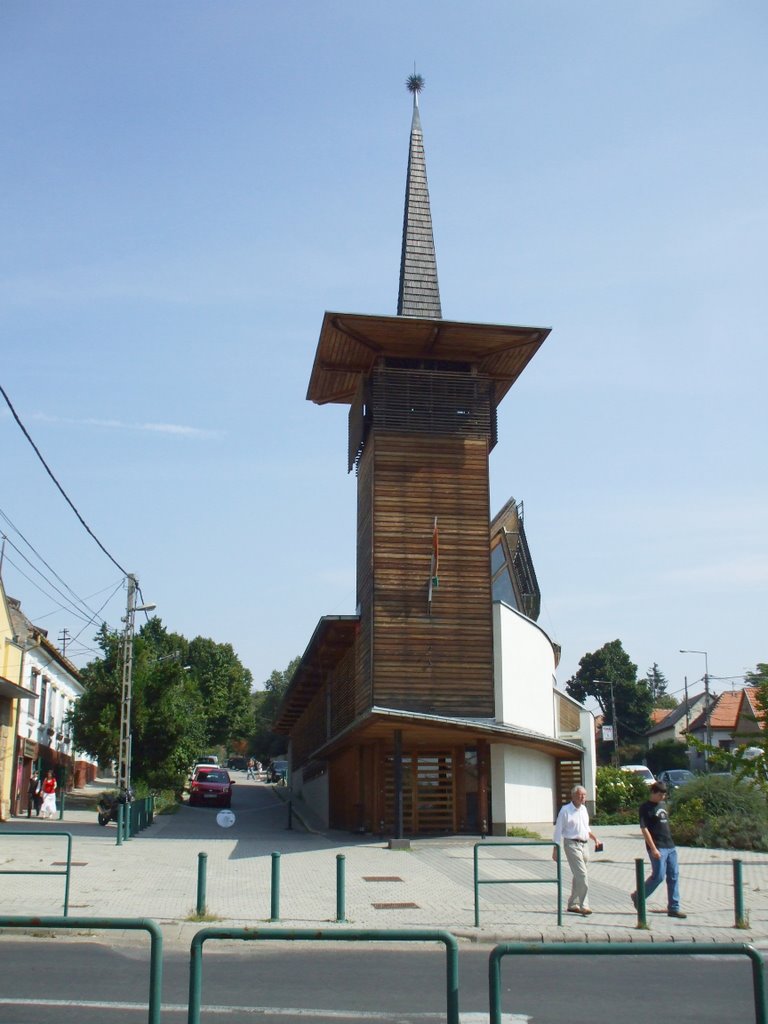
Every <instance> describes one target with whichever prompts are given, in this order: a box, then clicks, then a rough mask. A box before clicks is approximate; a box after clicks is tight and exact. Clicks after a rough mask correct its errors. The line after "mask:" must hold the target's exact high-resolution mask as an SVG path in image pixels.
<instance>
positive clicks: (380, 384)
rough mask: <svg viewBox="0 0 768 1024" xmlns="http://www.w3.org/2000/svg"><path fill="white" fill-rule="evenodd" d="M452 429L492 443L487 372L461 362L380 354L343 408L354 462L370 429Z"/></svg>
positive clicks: (435, 431) (415, 431)
mask: <svg viewBox="0 0 768 1024" xmlns="http://www.w3.org/2000/svg"><path fill="white" fill-rule="evenodd" d="M372 428H374V429H375V430H377V431H382V432H384V431H396V432H398V433H405V434H422V435H424V434H431V435H445V436H450V435H454V436H457V437H461V436H463V437H475V438H480V437H482V438H486V439H488V442H489V443H488V450H489V451H490V450H491V449H492V448H493V447H494V445H495V444H496V402H495V389H494V382H493V381H492V380H491V378H490V377H488V376H485V375H484V374H480V373H473V372H471V370H470V368H469V367H468V366H465V364H458V363H457V364H453V365H451V364H442V365H440V364H439V363H437V361H432V362H431V363H430V361H427V360H421V361H416V360H414V361H413V362H412V363H410V364H409V363H408V361H407V360H402V359H401V360H396V361H395V360H384V361H383V362H382V363H381V364H380V365H379V366H378V367H376V369H375V370H374V371H373V373H372V374H371V376H370V378H369V379H368V380H367V381H365V382H364V383H363V384H361V386H360V388H359V390H358V394H357V397H356V400H355V401H354V402H353V403H352V404H351V406H350V412H349V461H348V468H349V469H350V470H351V469H352V468H353V467H355V466H357V465H358V463H359V461H360V457H361V455H362V453H363V449H364V447H365V442H366V440H367V438H368V434H369V432H370V430H371V429H372Z"/></svg>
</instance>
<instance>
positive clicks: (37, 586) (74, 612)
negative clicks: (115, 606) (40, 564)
mask: <svg viewBox="0 0 768 1024" xmlns="http://www.w3.org/2000/svg"><path fill="white" fill-rule="evenodd" d="M5 560H6V562H8V564H9V565H12V566H13V568H14V569H15V570H16V572H17V573H19V575H20V576H23V577H24V579H25V580H27V582H28V583H31V584H32V586H33V587H34V588H35V589H36V590H39V591H40V593H41V594H44V595H45V596H46V597H47V598H48V600H49V601H54V602H55V603H56V604H58V605H59V608H61V609H62V611H66V612H69V613H70V614H71V615H74V616H75V617H76V618H78V619H81V620H82V621H83V622H87V621H88V616H87V615H85V614H84V613H83V612H82V611H81V610H80V609H79V608H76V607H75V606H74V605H73V604H72V603H70V604H69V605H64V604H61V603H60V602H58V601H56V598H55V597H54V596H53V595H52V594H50V593H49V592H48V591H47V590H43V588H42V587H41V586H40V584H39V583H37V582H36V581H35V580H33V579H32V577H31V576H28V575H27V573H25V572H24V570H23V569H22V568H21V567H20V566H18V565H16V563H15V562H14V561H13V560H12V559H10V558H9V557H8V555H6V556H5ZM33 568H34V566H33ZM35 571H37V570H35ZM48 582H49V581H48V580H46V583H48Z"/></svg>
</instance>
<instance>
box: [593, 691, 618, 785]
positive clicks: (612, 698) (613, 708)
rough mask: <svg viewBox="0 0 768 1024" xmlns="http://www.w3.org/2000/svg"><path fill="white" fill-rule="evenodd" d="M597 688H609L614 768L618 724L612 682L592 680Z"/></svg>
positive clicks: (616, 753) (616, 752) (616, 758)
mask: <svg viewBox="0 0 768 1024" xmlns="http://www.w3.org/2000/svg"><path fill="white" fill-rule="evenodd" d="M592 682H593V683H595V684H596V685H598V686H610V688H611V718H612V720H613V761H614V764H615V765H616V767H618V764H619V723H618V722H617V721H616V701H615V699H614V696H613V682H612V681H611V680H610V679H593V680H592Z"/></svg>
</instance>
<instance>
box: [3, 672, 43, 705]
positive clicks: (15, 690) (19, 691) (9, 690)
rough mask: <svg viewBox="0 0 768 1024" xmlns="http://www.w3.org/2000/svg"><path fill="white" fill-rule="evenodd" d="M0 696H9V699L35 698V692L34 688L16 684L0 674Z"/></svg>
mask: <svg viewBox="0 0 768 1024" xmlns="http://www.w3.org/2000/svg"><path fill="white" fill-rule="evenodd" d="M0 697H10V698H11V700H26V699H27V697H33V698H34V699H35V700H37V694H36V693H35V691H34V690H27V689H26V688H25V687H23V686H18V685H17V684H16V683H12V682H11V681H10V679H4V678H3V677H2V676H0Z"/></svg>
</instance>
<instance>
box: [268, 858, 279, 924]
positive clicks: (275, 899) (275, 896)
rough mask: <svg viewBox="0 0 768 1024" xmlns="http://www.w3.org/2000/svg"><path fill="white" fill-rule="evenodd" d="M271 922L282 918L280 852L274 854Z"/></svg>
mask: <svg viewBox="0 0 768 1024" xmlns="http://www.w3.org/2000/svg"><path fill="white" fill-rule="evenodd" d="M269 920H270V922H272V923H274V922H275V921H279V920H280V854H279V853H273V854H272V899H271V907H270V918H269Z"/></svg>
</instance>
